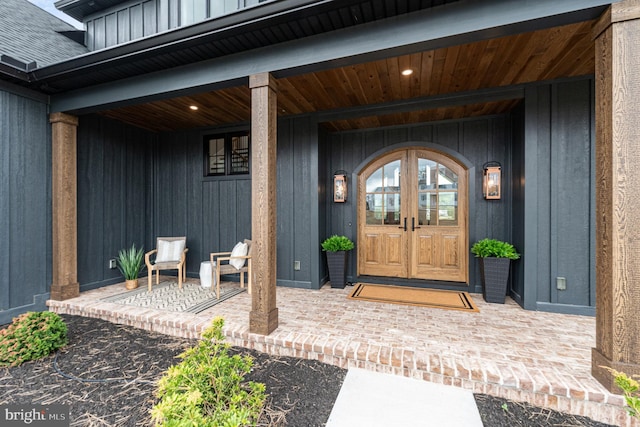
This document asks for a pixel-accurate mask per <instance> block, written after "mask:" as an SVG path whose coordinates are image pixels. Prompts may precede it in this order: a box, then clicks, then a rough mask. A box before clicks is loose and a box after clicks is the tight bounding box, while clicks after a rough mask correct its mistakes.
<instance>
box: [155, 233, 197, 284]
mask: <svg viewBox="0 0 640 427" xmlns="http://www.w3.org/2000/svg"><path fill="white" fill-rule="evenodd" d="M186 245H187V238H186V237H184V236H183V237H158V239H157V240H156V249H154V250H152V251H149V252H147V253H146V254H145V255H144V263H145V264H146V265H147V271H148V272H149V276H148V277H149V291H151V275H152V274H153V271H155V272H156V285H157V284H158V283H159V282H160V270H178V288H180V289H182V282H183V281H184V280H185V279H186V277H187V269H186V268H185V267H186V265H185V262H186V257H187V251H188V250H189V249H188V248H187V247H186ZM153 254H156V256H155V259H154V260H153V261H151V255H153Z"/></svg>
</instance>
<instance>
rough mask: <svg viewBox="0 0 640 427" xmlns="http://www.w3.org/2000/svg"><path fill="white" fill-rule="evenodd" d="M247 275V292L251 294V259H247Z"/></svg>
mask: <svg viewBox="0 0 640 427" xmlns="http://www.w3.org/2000/svg"><path fill="white" fill-rule="evenodd" d="M247 275H248V276H249V278H248V279H247V282H248V283H247V288H248V290H247V292H248V293H249V295H251V288H252V287H253V273H252V272H251V260H249V268H248V269H247Z"/></svg>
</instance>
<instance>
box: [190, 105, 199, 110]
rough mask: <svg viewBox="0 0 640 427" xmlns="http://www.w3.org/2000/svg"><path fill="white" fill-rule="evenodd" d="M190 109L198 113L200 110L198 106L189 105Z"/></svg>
mask: <svg viewBox="0 0 640 427" xmlns="http://www.w3.org/2000/svg"><path fill="white" fill-rule="evenodd" d="M189 108H191V109H192V110H193V111H196V110H197V109H198V107H197V106H196V105H189Z"/></svg>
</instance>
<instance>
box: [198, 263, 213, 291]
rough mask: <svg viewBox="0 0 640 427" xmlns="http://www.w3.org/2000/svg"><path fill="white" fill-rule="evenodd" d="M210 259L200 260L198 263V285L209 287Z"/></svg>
mask: <svg viewBox="0 0 640 427" xmlns="http://www.w3.org/2000/svg"><path fill="white" fill-rule="evenodd" d="M211 273H212V272H211V261H202V262H201V263H200V285H201V286H202V287H203V288H210V287H211V276H212V274H211Z"/></svg>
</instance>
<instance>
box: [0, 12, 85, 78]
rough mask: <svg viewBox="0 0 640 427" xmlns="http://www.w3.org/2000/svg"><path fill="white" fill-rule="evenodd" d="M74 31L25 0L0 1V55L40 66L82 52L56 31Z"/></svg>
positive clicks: (83, 50)
mask: <svg viewBox="0 0 640 427" xmlns="http://www.w3.org/2000/svg"><path fill="white" fill-rule="evenodd" d="M75 30H76V28H75V27H73V26H72V25H70V24H68V23H66V22H64V21H63V20H61V19H59V18H58V17H56V16H53V15H51V14H50V13H49V12H46V11H45V10H43V9H40V8H39V7H38V6H36V5H34V4H32V3H30V2H29V1H27V0H2V1H0V55H8V56H11V57H12V58H15V59H18V60H20V61H22V62H25V63H30V62H33V61H35V62H36V63H37V66H38V67H42V66H45V65H51V64H55V63H57V62H61V61H64V60H66V59H69V58H72V57H74V56H78V55H82V54H85V53H87V52H88V51H89V50H88V49H87V48H86V47H85V46H83V45H82V44H80V43H77V42H74V41H73V40H71V39H69V38H68V37H66V36H64V35H62V34H60V33H58V32H59V31H75Z"/></svg>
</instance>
